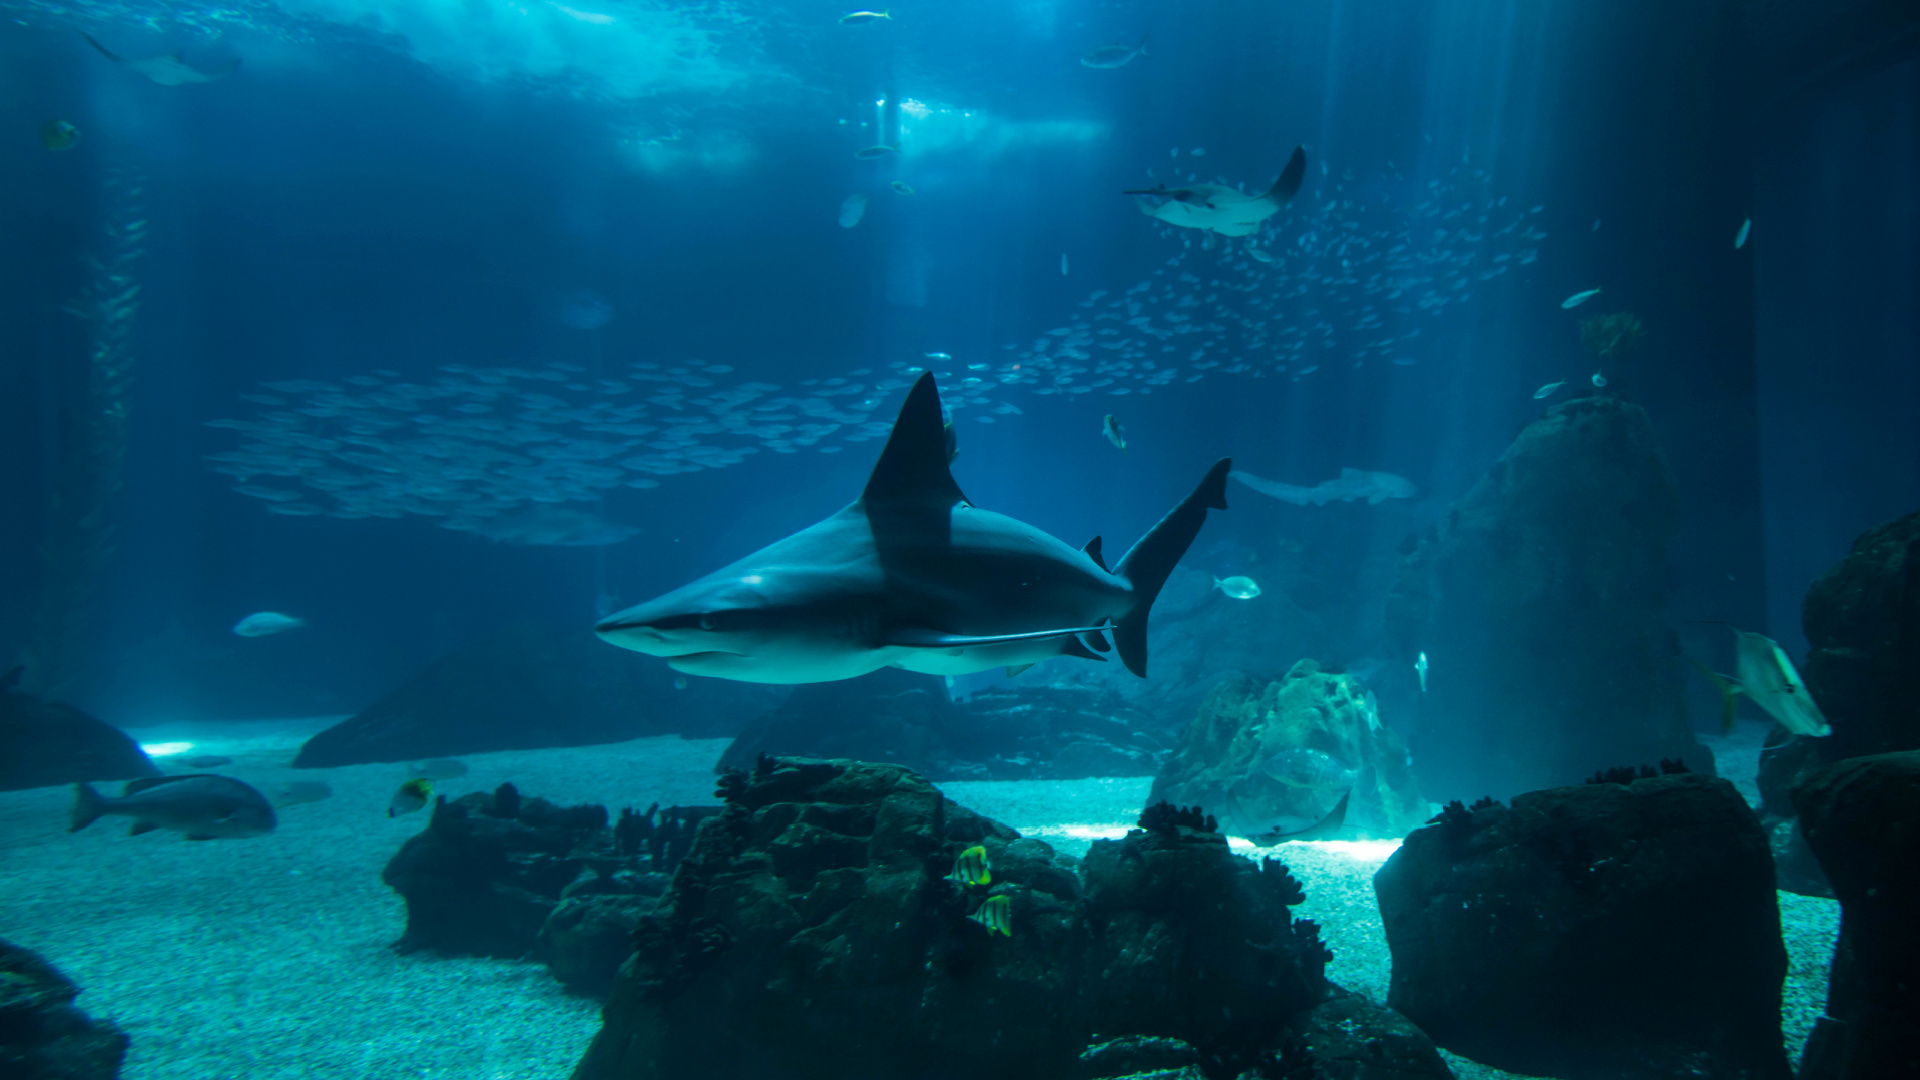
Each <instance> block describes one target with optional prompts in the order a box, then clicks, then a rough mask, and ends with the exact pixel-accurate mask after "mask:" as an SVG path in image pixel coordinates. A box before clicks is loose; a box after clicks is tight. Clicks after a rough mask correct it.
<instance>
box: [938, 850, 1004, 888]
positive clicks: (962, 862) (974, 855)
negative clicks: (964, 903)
mask: <svg viewBox="0 0 1920 1080" xmlns="http://www.w3.org/2000/svg"><path fill="white" fill-rule="evenodd" d="M947 880H948V881H951V882H953V883H954V884H956V885H958V886H960V887H961V888H963V889H970V888H973V887H975V886H979V885H988V884H992V882H993V866H992V864H991V862H990V861H989V860H988V858H987V849H986V848H984V847H982V846H980V845H979V844H975V845H973V846H972V847H970V848H968V849H967V850H965V851H963V852H961V853H960V857H959V858H958V859H955V860H954V861H953V873H951V874H948V875H947Z"/></svg>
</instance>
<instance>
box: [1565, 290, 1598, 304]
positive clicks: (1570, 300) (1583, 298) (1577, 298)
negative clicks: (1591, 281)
mask: <svg viewBox="0 0 1920 1080" xmlns="http://www.w3.org/2000/svg"><path fill="white" fill-rule="evenodd" d="M1599 295H1600V290H1599V289H1588V290H1586V291H1585V292H1577V293H1574V294H1573V295H1572V296H1569V297H1567V298H1566V299H1565V300H1562V301H1560V306H1561V307H1562V308H1577V307H1579V306H1580V305H1581V304H1584V303H1586V302H1587V301H1589V300H1591V299H1593V298H1594V297H1596V296H1599Z"/></svg>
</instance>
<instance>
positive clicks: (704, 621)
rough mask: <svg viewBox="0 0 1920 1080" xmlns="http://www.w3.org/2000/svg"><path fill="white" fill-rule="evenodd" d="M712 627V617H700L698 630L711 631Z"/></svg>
mask: <svg viewBox="0 0 1920 1080" xmlns="http://www.w3.org/2000/svg"><path fill="white" fill-rule="evenodd" d="M713 625H714V619H713V616H712V615H702V616H700V629H702V630H711V629H713Z"/></svg>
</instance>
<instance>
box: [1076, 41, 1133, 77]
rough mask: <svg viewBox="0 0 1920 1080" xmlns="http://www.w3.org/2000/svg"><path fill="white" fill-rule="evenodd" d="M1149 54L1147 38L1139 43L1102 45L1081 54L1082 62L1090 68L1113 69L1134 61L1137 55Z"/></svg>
mask: <svg viewBox="0 0 1920 1080" xmlns="http://www.w3.org/2000/svg"><path fill="white" fill-rule="evenodd" d="M1145 55H1147V39H1146V38H1144V37H1143V38H1141V39H1140V44H1138V45H1132V46H1128V45H1100V46H1096V47H1094V48H1091V49H1088V50H1087V51H1086V52H1085V53H1083V54H1081V56H1080V63H1082V64H1084V65H1085V66H1087V67H1090V68H1099V69H1100V70H1102V71H1111V70H1112V69H1114V68H1121V67H1126V66H1127V65H1128V64H1131V63H1133V58H1134V57H1136V56H1145Z"/></svg>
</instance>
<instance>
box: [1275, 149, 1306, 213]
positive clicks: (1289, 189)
mask: <svg viewBox="0 0 1920 1080" xmlns="http://www.w3.org/2000/svg"><path fill="white" fill-rule="evenodd" d="M1306 177H1307V148H1306V147H1304V146H1296V147H1294V148H1293V156H1292V157H1290V158H1288V159H1287V167H1286V168H1284V169H1282V170H1280V178H1279V179H1278V180H1275V181H1274V182H1273V186H1272V187H1270V188H1268V189H1267V195H1266V197H1267V198H1269V199H1272V200H1273V201H1274V202H1277V203H1279V204H1280V205H1281V206H1285V205H1287V204H1288V203H1290V202H1292V201H1293V197H1294V196H1295V195H1297V194H1299V192H1300V182H1301V181H1302V180H1305V179H1306Z"/></svg>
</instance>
